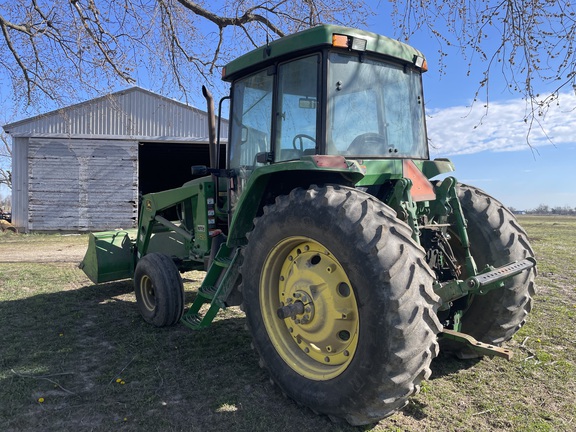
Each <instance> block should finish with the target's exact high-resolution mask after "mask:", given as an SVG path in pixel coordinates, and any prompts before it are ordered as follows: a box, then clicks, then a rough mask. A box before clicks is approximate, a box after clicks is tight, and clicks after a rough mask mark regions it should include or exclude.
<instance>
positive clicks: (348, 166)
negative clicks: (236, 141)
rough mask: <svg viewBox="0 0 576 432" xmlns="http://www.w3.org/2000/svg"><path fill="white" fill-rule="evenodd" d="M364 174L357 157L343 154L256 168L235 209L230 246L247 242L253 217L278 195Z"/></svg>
mask: <svg viewBox="0 0 576 432" xmlns="http://www.w3.org/2000/svg"><path fill="white" fill-rule="evenodd" d="M363 177H364V170H363V168H362V167H361V166H360V165H359V164H358V163H357V162H356V161H352V160H346V159H345V158H344V157H342V156H304V157H303V158H302V159H301V160H297V161H289V162H281V163H276V164H273V165H266V166H263V167H259V168H256V169H255V170H254V172H253V173H252V174H251V176H250V178H249V180H248V183H247V184H246V186H245V187H244V190H243V191H242V195H241V197H240V200H239V201H238V203H237V204H236V206H235V208H234V209H233V212H234V213H233V216H232V220H231V223H230V229H229V232H228V241H227V244H228V246H229V247H234V246H240V245H243V244H245V243H246V234H247V233H248V232H249V231H251V230H252V227H253V225H254V222H253V221H254V218H255V217H257V216H259V215H260V214H261V213H262V209H263V208H264V206H265V205H267V204H271V203H273V202H274V200H275V198H276V197H277V196H279V195H285V194H288V193H290V191H291V190H292V189H294V188H297V187H305V188H307V187H309V186H310V185H312V184H327V183H330V184H340V185H345V186H353V185H354V184H356V183H357V182H358V181H360V180H361V179H362V178H363Z"/></svg>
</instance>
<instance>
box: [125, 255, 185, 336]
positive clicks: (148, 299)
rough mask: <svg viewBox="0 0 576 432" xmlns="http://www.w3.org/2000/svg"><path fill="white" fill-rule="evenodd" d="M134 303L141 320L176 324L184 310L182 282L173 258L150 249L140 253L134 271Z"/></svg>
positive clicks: (163, 325) (161, 324)
mask: <svg viewBox="0 0 576 432" xmlns="http://www.w3.org/2000/svg"><path fill="white" fill-rule="evenodd" d="M134 289H135V291H136V303H137V304H138V309H139V310H140V314H141V315H142V317H143V318H144V321H146V322H148V323H150V324H152V325H154V326H156V327H166V326H171V325H174V324H176V323H177V322H178V321H179V320H180V318H181V317H182V313H183V312H184V285H183V283H182V277H181V276H180V272H179V271H178V268H177V267H176V264H174V261H172V259H171V258H170V257H169V256H168V255H164V254H159V253H151V254H148V255H145V256H144V257H142V258H141V259H140V260H139V261H138V264H137V265H136V270H135V271H134Z"/></svg>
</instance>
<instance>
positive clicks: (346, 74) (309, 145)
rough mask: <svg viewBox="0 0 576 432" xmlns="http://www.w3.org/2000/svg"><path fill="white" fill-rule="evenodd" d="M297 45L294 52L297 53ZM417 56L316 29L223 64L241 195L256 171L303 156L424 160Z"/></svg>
mask: <svg viewBox="0 0 576 432" xmlns="http://www.w3.org/2000/svg"><path fill="white" fill-rule="evenodd" d="M295 47H298V49H297V50H295V49H294V48H295ZM424 71H426V62H425V60H424V57H423V55H422V54H421V53H420V52H419V51H417V50H415V49H414V48H411V47H409V46H407V45H404V44H402V43H400V42H398V41H395V40H392V39H389V38H386V37H384V36H379V35H375V34H373V33H368V32H363V31H360V30H352V29H348V28H343V27H337V26H320V27H315V28H312V29H310V30H307V31H304V32H301V33H297V34H295V35H292V36H288V37H286V38H283V39H280V40H278V41H275V42H272V43H270V44H268V45H266V46H264V47H262V48H259V49H257V50H255V51H253V52H251V53H249V54H247V55H245V56H242V57H240V58H239V59H237V60H235V61H233V62H231V63H230V64H228V65H227V66H226V69H225V71H224V79H225V80H227V81H230V82H231V84H232V89H231V99H232V102H231V113H230V142H229V152H228V168H229V169H230V170H232V172H233V173H234V174H235V175H236V176H237V179H238V188H237V190H236V192H237V193H238V194H239V193H240V192H241V190H242V188H243V186H244V185H245V183H246V181H247V179H248V178H249V177H250V175H251V174H252V173H253V171H254V170H255V169H256V168H258V167H262V166H265V165H269V164H277V163H279V162H286V161H294V160H300V159H301V158H302V157H304V156H309V155H334V156H343V157H344V158H346V159H355V160H362V161H368V166H370V162H369V161H370V160H374V159H428V146H427V139H426V126H425V120H424V100H423V93H422V79H421V76H422V73H423V72H424Z"/></svg>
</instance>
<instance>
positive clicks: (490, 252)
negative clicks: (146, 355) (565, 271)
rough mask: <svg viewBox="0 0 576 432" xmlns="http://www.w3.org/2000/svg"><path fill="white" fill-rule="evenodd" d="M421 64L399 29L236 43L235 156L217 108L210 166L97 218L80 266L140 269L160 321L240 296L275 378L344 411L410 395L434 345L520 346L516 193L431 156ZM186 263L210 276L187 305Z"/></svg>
mask: <svg viewBox="0 0 576 432" xmlns="http://www.w3.org/2000/svg"><path fill="white" fill-rule="evenodd" d="M426 68H427V66H426V61H425V58H424V56H423V55H422V53H420V52H419V51H417V50H416V49H414V48H412V47H410V46H408V45H405V44H403V43H400V42H398V41H394V40H391V39H388V38H386V37H384V36H379V35H376V34H373V33H368V32H365V31H360V30H354V29H349V28H344V27H337V26H329V25H323V26H318V27H314V28H312V29H309V30H306V31H303V32H300V33H296V34H293V35H290V36H287V37H284V38H281V39H279V40H277V41H274V42H271V43H269V44H267V45H266V46H263V47H261V48H258V49H256V50H254V51H252V52H250V53H248V54H245V55H244V56H242V57H240V58H238V59H236V60H234V61H232V62H231V63H229V64H228V65H227V66H226V68H225V70H224V71H223V78H224V80H226V81H228V82H230V84H231V91H230V96H229V98H230V113H229V119H230V131H229V137H230V138H229V142H228V145H227V164H226V166H224V167H221V166H218V164H217V161H218V160H219V157H218V154H217V150H218V149H219V148H220V146H219V143H217V142H215V141H216V138H215V137H216V135H217V134H215V133H214V130H215V126H214V123H212V125H211V128H210V129H211V130H212V131H213V132H212V133H211V136H212V137H213V138H212V139H211V141H212V142H211V144H210V146H211V152H212V153H211V166H209V167H206V166H201V167H199V166H195V167H192V171H193V173H194V174H196V175H198V174H204V176H203V177H201V178H198V179H195V180H192V181H190V182H188V183H186V184H184V185H183V186H182V187H180V188H176V189H172V190H168V191H164V192H159V193H152V194H149V195H145V196H143V198H142V203H141V210H140V219H139V227H138V229H137V230H136V229H134V230H126V231H115V232H104V233H95V234H92V236H91V238H90V245H89V248H88V251H87V253H86V257H85V258H84V261H83V262H82V264H81V267H82V268H83V269H84V271H85V272H86V274H87V275H88V276H89V277H90V278H91V280H92V281H94V282H95V283H99V282H105V281H111V280H117V279H122V278H133V279H134V284H135V292H136V299H137V304H138V307H139V309H140V312H141V314H142V316H143V318H144V319H145V320H146V321H148V322H150V323H152V324H154V325H156V326H166V325H172V324H176V323H178V322H180V323H182V324H183V325H186V326H188V327H190V328H192V329H201V328H204V327H207V326H209V325H210V323H211V322H212V320H213V319H214V317H215V316H216V314H217V313H218V311H219V310H220V309H222V308H226V307H229V306H233V305H240V306H241V308H242V309H243V310H244V311H245V313H246V323H247V327H248V328H249V330H250V332H251V334H252V338H253V345H254V348H255V350H256V351H257V353H258V355H259V356H260V359H261V361H260V364H261V365H262V366H263V367H265V368H266V369H267V370H268V372H269V374H270V376H271V378H272V380H273V381H274V382H275V383H276V384H277V385H278V387H279V388H280V389H281V391H282V392H283V393H285V394H286V395H288V396H290V397H291V398H293V399H294V400H296V401H297V402H298V403H301V404H303V405H305V406H308V407H310V408H311V409H312V410H314V411H315V412H318V413H322V414H325V415H328V416H330V417H331V418H334V419H345V420H346V421H348V422H349V423H351V424H353V425H362V424H369V423H373V422H377V421H379V420H380V419H382V418H384V417H386V416H388V415H390V414H392V413H394V412H395V411H396V410H398V409H400V408H401V407H402V406H404V405H405V404H406V402H407V399H408V398H409V397H410V396H411V395H413V394H415V393H416V392H417V391H418V389H419V386H420V383H421V381H422V380H424V379H427V378H428V377H429V376H430V373H431V371H430V363H431V361H432V359H433V358H434V357H436V356H437V355H438V352H439V349H440V348H441V347H442V348H444V349H446V350H449V351H451V352H453V353H454V354H456V355H458V356H459V357H473V356H482V355H497V356H502V357H506V358H509V357H510V356H511V352H510V351H508V350H506V349H505V348H503V347H501V345H502V344H503V343H504V342H506V341H508V340H509V339H510V338H512V336H513V335H514V334H515V333H516V331H517V330H518V329H519V328H520V327H521V326H522V325H523V324H524V322H525V320H526V317H527V314H528V313H529V312H530V308H531V304H532V295H533V292H534V276H535V260H534V258H533V256H534V254H533V251H532V249H531V247H530V244H529V242H528V238H527V236H526V233H525V232H524V230H523V229H522V228H521V227H520V226H519V225H518V223H517V221H516V219H515V218H514V216H513V215H512V213H510V211H508V210H507V209H506V208H505V207H504V206H503V205H502V204H501V203H500V202H498V201H497V200H495V199H494V198H492V197H490V196H489V195H487V194H486V193H485V192H483V191H481V190H479V189H477V188H475V187H473V186H468V185H464V184H461V183H458V181H457V180H456V179H455V178H454V177H451V176H449V173H450V172H452V171H454V167H453V165H452V163H451V162H450V161H449V160H446V159H436V160H430V159H429V153H428V145H427V136H426V127H425V117H424V97H423V92H422V74H423V73H424V72H425V71H426ZM205 95H206V96H207V99H208V101H209V104H208V105H209V107H211V106H213V102H212V100H211V96H210V95H209V94H208V92H207V91H205ZM220 106H222V104H220ZM209 112H210V116H209V117H210V118H212V119H214V113H213V109H209ZM171 207H175V208H176V214H177V215H178V217H177V220H168V219H167V218H166V217H165V216H164V212H165V211H166V210H167V209H169V208H171ZM193 269H202V270H204V269H205V270H206V276H205V279H204V281H203V282H202V285H201V286H200V288H199V289H198V293H197V295H196V298H195V300H194V302H193V303H192V304H191V305H190V306H189V307H188V308H185V305H184V295H183V286H182V278H181V276H180V273H182V272H185V271H188V270H193ZM185 309H186V311H185ZM184 311H185V312H184Z"/></svg>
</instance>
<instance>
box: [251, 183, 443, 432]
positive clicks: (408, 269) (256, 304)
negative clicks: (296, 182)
mask: <svg viewBox="0 0 576 432" xmlns="http://www.w3.org/2000/svg"><path fill="white" fill-rule="evenodd" d="M241 273H242V286H241V289H242V292H243V297H244V304H243V308H244V310H245V312H246V316H247V324H248V327H249V329H250V331H251V333H252V336H253V345H254V347H255V349H256V351H257V352H258V353H259V355H260V358H261V361H260V364H261V366H263V367H265V368H267V369H268V371H269V373H270V375H271V377H272V380H273V381H274V382H275V383H276V384H277V385H278V386H279V387H280V389H281V390H282V391H283V392H284V393H285V394H286V395H288V396H289V397H291V398H293V399H294V400H296V401H297V402H298V403H300V404H303V405H305V406H308V407H310V408H311V409H312V410H314V411H315V412H319V413H323V414H326V415H329V416H330V417H332V418H343V419H345V420H347V421H348V422H349V423H351V424H352V425H363V424H370V423H374V422H377V421H379V420H380V419H382V418H384V417H386V416H388V415H390V414H392V413H394V412H395V411H396V410H398V409H399V408H401V407H403V406H404V405H405V404H406V402H407V398H408V397H409V396H411V395H412V394H415V393H416V392H417V391H418V390H419V385H420V382H421V381H422V380H423V379H427V378H428V377H429V376H430V373H431V371H430V362H431V361H432V359H433V358H434V357H436V355H437V353H438V344H437V334H438V333H439V332H440V330H441V327H440V324H439V321H438V319H437V316H436V309H437V307H438V305H439V303H438V301H439V298H438V296H436V295H435V294H434V292H433V290H432V284H433V281H434V275H433V273H432V272H431V270H430V268H429V267H428V265H427V264H426V262H425V259H424V250H423V249H422V248H421V247H420V246H418V245H416V244H415V243H414V242H413V241H412V239H411V230H410V228H409V227H408V226H406V225H405V224H403V223H402V222H400V221H399V220H398V219H396V217H395V212H394V211H393V210H391V209H390V208H389V207H387V206H386V205H384V204H383V203H382V202H380V201H378V200H377V199H375V198H374V197H372V196H370V195H368V194H365V193H363V192H360V191H357V190H355V189H351V188H347V187H341V186H326V187H316V186H312V187H311V188H310V189H308V190H306V189H294V190H293V191H292V192H291V193H290V194H289V195H288V196H280V197H278V198H277V199H276V202H275V204H273V205H270V206H267V207H265V209H264V213H263V215H262V216H260V217H259V218H258V219H256V220H255V226H254V230H253V231H252V232H251V233H250V234H249V241H248V245H247V246H246V248H245V251H244V262H243V265H242V267H241ZM298 302H300V305H297V303H298ZM294 305H297V306H299V308H297V307H295V309H294V310H296V312H293V315H292V316H288V317H286V318H280V317H279V316H278V314H277V312H278V309H281V308H284V310H285V311H289V310H290V309H291V308H290V307H286V306H294Z"/></svg>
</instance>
